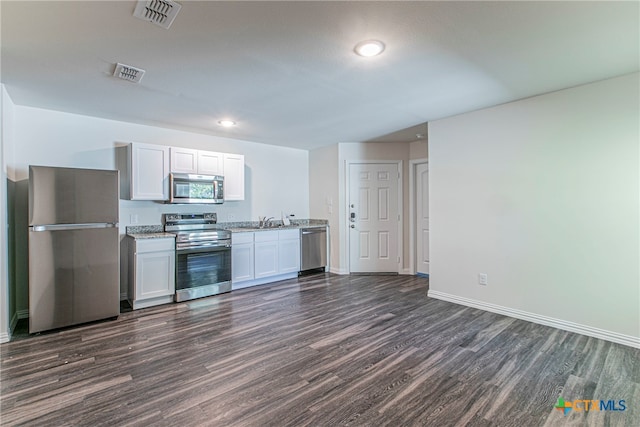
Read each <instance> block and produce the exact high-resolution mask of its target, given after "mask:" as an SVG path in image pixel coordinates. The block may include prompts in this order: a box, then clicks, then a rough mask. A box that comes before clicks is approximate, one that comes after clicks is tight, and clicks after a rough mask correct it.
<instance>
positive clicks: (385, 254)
mask: <svg viewBox="0 0 640 427" xmlns="http://www.w3.org/2000/svg"><path fill="white" fill-rule="evenodd" d="M398 185H399V174H398V165H397V164H391V163H379V164H351V165H350V166H349V199H350V200H349V206H348V211H347V212H348V213H347V214H348V215H349V218H348V224H349V269H350V271H351V272H352V273H358V272H360V273H363V272H391V273H397V272H398V262H399V258H398V224H399V221H400V218H399V215H398V213H399V206H398Z"/></svg>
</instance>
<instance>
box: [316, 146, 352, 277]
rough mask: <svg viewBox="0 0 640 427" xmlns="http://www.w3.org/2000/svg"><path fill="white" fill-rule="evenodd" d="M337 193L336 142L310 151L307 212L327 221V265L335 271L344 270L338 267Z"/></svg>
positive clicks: (338, 195) (338, 228)
mask: <svg viewBox="0 0 640 427" xmlns="http://www.w3.org/2000/svg"><path fill="white" fill-rule="evenodd" d="M339 197H340V192H339V189H338V145H337V144H334V145H329V146H326V147H322V148H318V149H315V150H313V151H311V152H309V211H310V216H311V217H312V218H316V219H326V220H328V221H329V252H330V259H329V266H330V269H331V271H332V272H333V273H338V274H340V273H344V272H343V271H341V270H340V246H339V242H340V227H339V202H340V199H339Z"/></svg>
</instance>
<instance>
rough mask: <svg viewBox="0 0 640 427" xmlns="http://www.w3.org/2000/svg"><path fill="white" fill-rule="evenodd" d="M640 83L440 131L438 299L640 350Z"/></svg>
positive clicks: (607, 85) (434, 150) (432, 152)
mask: <svg viewBox="0 0 640 427" xmlns="http://www.w3.org/2000/svg"><path fill="white" fill-rule="evenodd" d="M639 79H640V74H637V73H636V74H632V75H627V76H623V77H619V78H615V79H610V80H605V81H601V82H596V83H593V84H588V85H584V86H580V87H576V88H572V89H567V90H562V91H559V92H555V93H551V94H547V95H542V96H537V97H534V98H529V99H525V100H522V101H518V102H513V103H509V104H505V105H501V106H497V107H494V108H488V109H484V110H480V111H476V112H472V113H468V114H464V115H460V116H456V117H451V118H447V119H443V120H439V121H436V122H432V123H430V124H429V168H430V177H429V178H430V189H429V191H430V216H431V246H430V256H431V275H430V277H431V279H430V295H433V296H437V297H438V296H439V297H445V298H446V297H447V296H452V297H455V298H458V299H460V301H461V302H463V303H464V302H465V301H466V303H469V304H475V303H480V304H485V305H486V304H489V305H495V306H497V307H498V308H500V307H502V308H507V309H509V310H513V311H514V313H516V314H518V313H519V314H524V315H525V317H526V316H528V315H532V316H533V317H536V316H537V317H538V318H539V319H538V320H542V321H543V322H544V321H550V322H551V323H553V322H554V321H557V322H558V323H559V324H561V326H565V327H567V326H571V325H573V326H575V328H574V329H576V328H577V329H580V328H583V329H584V332H585V333H588V334H589V333H590V334H592V335H596V336H597V335H598V334H604V335H607V334H608V335H610V337H609V338H611V337H614V338H616V337H617V338H616V339H618V341H620V342H625V343H628V344H631V345H640V339H639V337H640V277H639V262H640V253H639V246H640V244H639V243H640V240H639V239H640V237H639V234H640V227H639V219H640V209H639V197H640V190H639V141H640V135H639V117H640V111H639ZM478 273H487V274H488V282H489V284H488V286H480V285H478ZM438 294H440V295H438ZM460 301H459V302H460Z"/></svg>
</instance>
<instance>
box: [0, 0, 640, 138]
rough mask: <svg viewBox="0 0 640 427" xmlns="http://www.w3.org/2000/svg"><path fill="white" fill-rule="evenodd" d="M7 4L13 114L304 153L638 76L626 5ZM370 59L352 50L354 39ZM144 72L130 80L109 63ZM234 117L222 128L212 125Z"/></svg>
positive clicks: (634, 29) (634, 30) (635, 29)
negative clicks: (157, 19)
mask: <svg viewBox="0 0 640 427" xmlns="http://www.w3.org/2000/svg"><path fill="white" fill-rule="evenodd" d="M179 3H181V4H182V9H181V11H180V12H179V14H178V16H177V17H176V19H175V21H174V23H173V25H172V26H171V28H170V29H168V30H167V29H164V28H162V27H160V26H157V25H154V24H153V23H150V22H144V21H141V20H139V19H136V18H134V17H133V11H134V9H135V7H136V1H80V2H70V1H60V2H58V1H44V2H33V1H16V2H12V1H6V0H2V2H1V3H0V8H1V9H0V13H1V19H2V21H1V24H2V34H1V35H2V39H1V43H2V56H1V61H2V62H1V79H2V82H3V83H4V84H5V85H6V88H7V91H8V93H9V94H10V96H11V98H12V100H13V101H14V103H16V104H18V105H26V106H34V107H40V108H47V109H52V110H60V111H66V112H71V113H78V114H84V115H90V116H97V117H104V118H108V119H115V120H123V121H128V122H134V123H142V124H150V125H155V126H163V127H168V128H175V129H183V130H189V131H194V132H200V133H206V134H211V135H219V136H225V137H231V138H238V139H244V140H249V141H255V142H261V143H266V144H274V145H282V146H289V147H297V148H302V149H313V148H316V147H320V146H324V145H329V144H335V143H338V142H361V141H390V142H393V141H413V140H416V139H417V138H416V136H415V134H416V133H417V132H416V129H418V130H421V129H423V128H424V127H425V125H424V123H425V122H428V121H432V120H435V119H439V118H443V117H447V116H451V115H455V114H460V113H463V112H467V111H472V110H475V109H479V108H484V107H488V106H493V105H497V104H501V103H505V102H509V101H513V100H516V99H521V98H525V97H529V96H533V95H537V94H541V93H546V92H550V91H554V90H558V89H563V88H567V87H571V86H576V85H580V84H584V83H588V82H593V81H597V80H601V79H605V78H610V77H614V76H619V75H623V74H627V73H631V72H636V71H638V69H639V61H640V60H639V55H640V53H639V52H640V47H639V39H640V34H639V27H640V24H639V19H640V18H639V16H640V14H639V3H638V2H570V1H561V2H537V1H534V2H482V1H479V2H451V1H448V2H398V1H389V2H360V1H350V2H332V1H326V2H307V1H281V2H271V1H257V2H245V1H229V2H219V1H208V2H207V1H198V2H195V1H179ZM371 38H373V39H379V40H382V41H383V42H384V43H385V44H386V50H385V51H384V52H383V54H382V55H380V56H378V57H373V58H363V57H360V56H357V55H355V54H354V53H353V47H354V46H355V44H356V43H357V42H359V41H361V40H365V39H371ZM118 62H120V63H124V64H127V65H131V66H134V67H138V68H142V69H144V70H146V73H145V75H144V77H143V79H142V81H141V82H140V83H139V84H135V83H131V82H128V81H124V80H119V79H116V78H115V77H113V73H114V69H115V64H116V63H118ZM222 118H232V119H233V120H236V121H237V126H235V127H233V128H222V127H220V126H219V125H218V123H217V122H218V120H220V119H222Z"/></svg>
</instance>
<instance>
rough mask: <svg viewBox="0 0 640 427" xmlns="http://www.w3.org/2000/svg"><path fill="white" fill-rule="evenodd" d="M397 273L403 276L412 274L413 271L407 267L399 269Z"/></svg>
mask: <svg viewBox="0 0 640 427" xmlns="http://www.w3.org/2000/svg"><path fill="white" fill-rule="evenodd" d="M398 274H400V275H403V276H413V273H412V272H411V269H409V268H403V269H402V270H400V272H399V273H398Z"/></svg>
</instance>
